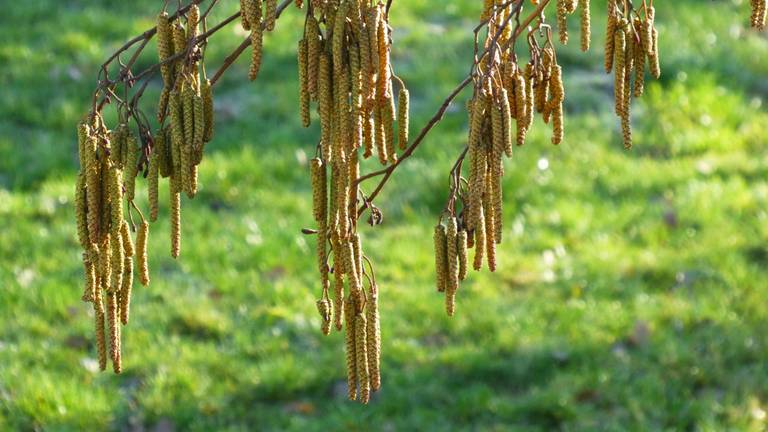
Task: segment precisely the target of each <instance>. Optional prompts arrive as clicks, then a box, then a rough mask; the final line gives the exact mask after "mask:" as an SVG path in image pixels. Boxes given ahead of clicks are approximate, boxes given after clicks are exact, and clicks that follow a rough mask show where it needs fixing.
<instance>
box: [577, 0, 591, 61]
mask: <svg viewBox="0 0 768 432" xmlns="http://www.w3.org/2000/svg"><path fill="white" fill-rule="evenodd" d="M589 2H590V0H579V7H580V8H581V50H582V51H583V52H587V51H589V45H590V40H591V39H592V28H591V27H592V24H591V20H592V18H591V17H590V14H591V12H590V5H589Z"/></svg>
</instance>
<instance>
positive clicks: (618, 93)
mask: <svg viewBox="0 0 768 432" xmlns="http://www.w3.org/2000/svg"><path fill="white" fill-rule="evenodd" d="M624 25H625V24H624V23H622V25H621V27H620V28H619V29H618V30H617V31H616V34H615V36H614V45H615V47H614V52H615V58H614V61H613V62H614V66H615V73H614V81H613V83H614V84H613V93H614V99H615V101H614V104H615V110H616V115H618V116H621V115H622V111H623V109H624V61H625V58H624V56H625V54H626V50H627V41H626V33H624Z"/></svg>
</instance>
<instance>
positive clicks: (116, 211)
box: [108, 166, 123, 234]
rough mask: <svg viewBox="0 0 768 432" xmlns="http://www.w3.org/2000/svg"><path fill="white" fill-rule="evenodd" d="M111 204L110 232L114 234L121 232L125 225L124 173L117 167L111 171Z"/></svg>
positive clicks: (109, 173)
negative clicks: (122, 226)
mask: <svg viewBox="0 0 768 432" xmlns="http://www.w3.org/2000/svg"><path fill="white" fill-rule="evenodd" d="M108 175H109V179H108V181H109V204H110V207H109V209H110V225H109V226H110V232H112V233H113V234H115V233H117V232H118V231H119V230H120V226H121V225H122V223H123V185H122V181H121V180H122V173H121V171H120V170H118V169H117V167H115V166H113V167H111V168H110V169H109V172H108Z"/></svg>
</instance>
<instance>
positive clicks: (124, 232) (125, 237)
mask: <svg viewBox="0 0 768 432" xmlns="http://www.w3.org/2000/svg"><path fill="white" fill-rule="evenodd" d="M120 238H121V239H122V241H123V252H124V253H125V256H127V257H132V256H133V254H134V248H133V242H132V241H131V228H130V227H129V226H128V222H127V221H123V223H122V225H121V226H120Z"/></svg>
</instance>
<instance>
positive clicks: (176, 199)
mask: <svg viewBox="0 0 768 432" xmlns="http://www.w3.org/2000/svg"><path fill="white" fill-rule="evenodd" d="M170 198H171V256H172V257H174V258H178V257H179V255H180V254H181V194H180V193H179V192H178V191H176V192H174V191H171V194H170Z"/></svg>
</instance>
